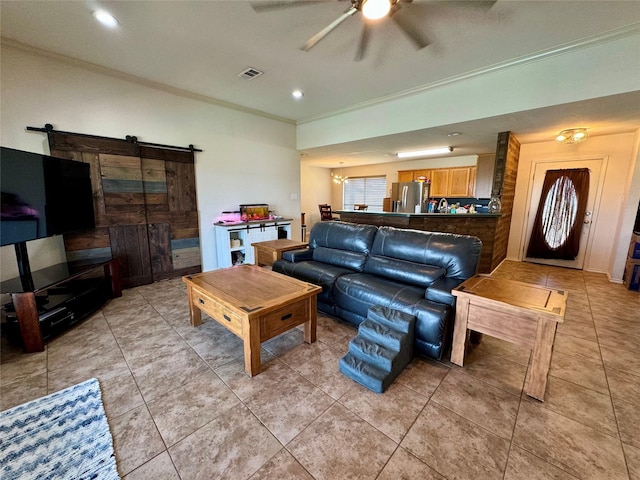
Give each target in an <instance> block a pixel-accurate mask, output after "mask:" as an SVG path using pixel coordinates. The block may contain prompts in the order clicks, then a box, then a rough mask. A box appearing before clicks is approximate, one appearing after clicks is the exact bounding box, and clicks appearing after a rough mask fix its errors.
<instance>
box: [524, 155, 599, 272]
mask: <svg viewBox="0 0 640 480" xmlns="http://www.w3.org/2000/svg"><path fill="white" fill-rule="evenodd" d="M588 160H599V161H600V162H601V163H600V178H598V183H597V185H596V196H595V199H594V202H593V212H592V214H591V218H592V220H591V226H590V231H589V238H588V239H587V244H586V245H585V253H584V263H583V266H582V270H589V268H588V267H589V263H590V260H591V248H592V246H593V237H594V234H595V230H596V228H597V226H598V216H599V215H598V214H599V212H600V202H601V201H602V190H603V188H604V180H605V177H606V174H607V168H608V166H609V155H602V156H600V155H572V156H565V157H563V156H561V155H559V156H553V157H552V156H545V157H543V158H540V159H537V160H532V161H531V165H530V167H529V172H528V180H527V197H526V198H527V201H526V204H525V215H524V217H523V222H522V231H521V232H520V248H519V249H518V260H519V261H521V262H522V261H524V259H525V258H526V254H525V250H526V247H527V245H526V244H527V229H528V226H529V218H530V216H531V214H532V212H531V204H532V203H533V200H532V198H531V196H532V194H533V177H534V175H535V171H536V168H537V167H538V165H540V164H545V163H564V162H566V163H570V162H585V161H588ZM533 215H535V212H533Z"/></svg>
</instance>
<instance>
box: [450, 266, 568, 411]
mask: <svg viewBox="0 0 640 480" xmlns="http://www.w3.org/2000/svg"><path fill="white" fill-rule="evenodd" d="M451 293H452V294H453V295H454V296H456V297H457V301H456V320H455V327H454V332H453V346H452V349H451V362H452V363H455V364H456V365H460V366H462V365H463V362H464V354H465V349H466V346H467V343H468V341H469V331H470V330H473V331H475V332H480V333H485V334H487V335H490V336H492V337H496V338H499V339H502V340H506V341H507V342H511V343H515V344H517V345H522V346H525V347H528V348H531V349H533V359H532V361H531V367H530V369H529V372H528V374H527V378H526V380H525V385H524V390H525V392H526V394H527V395H529V396H530V397H533V398H537V399H538V400H540V401H544V393H545V390H546V388H547V376H548V374H549V367H550V365H551V353H552V351H553V341H554V339H555V336H556V327H557V325H558V323H562V322H563V321H564V312H565V308H566V302H567V292H564V291H561V290H554V289H551V288H547V287H542V286H539V285H531V284H528V283H523V282H516V281H514V280H507V279H503V278H497V277H496V278H492V277H490V276H488V275H476V276H474V277H472V278H470V279H468V280H466V281H465V282H464V283H462V284H461V285H460V286H458V287H457V288H455V289H454V290H453V291H452V292H451Z"/></svg>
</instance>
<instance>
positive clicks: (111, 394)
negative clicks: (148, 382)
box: [100, 370, 144, 418]
mask: <svg viewBox="0 0 640 480" xmlns="http://www.w3.org/2000/svg"><path fill="white" fill-rule="evenodd" d="M100 389H101V391H102V403H103V405H104V410H105V412H106V414H107V417H108V418H114V417H117V416H119V415H122V414H123V413H126V412H128V411H129V410H133V409H134V408H137V407H139V406H140V405H142V404H143V403H144V399H143V398H142V395H141V394H140V389H139V388H138V386H137V385H136V382H135V380H134V379H133V375H132V374H131V372H130V371H128V370H127V371H125V372H123V373H122V374H121V375H116V376H113V377H108V378H105V379H102V380H100Z"/></svg>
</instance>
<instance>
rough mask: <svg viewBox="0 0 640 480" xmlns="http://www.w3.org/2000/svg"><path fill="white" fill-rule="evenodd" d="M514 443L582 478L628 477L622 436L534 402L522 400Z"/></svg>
mask: <svg viewBox="0 0 640 480" xmlns="http://www.w3.org/2000/svg"><path fill="white" fill-rule="evenodd" d="M513 443H514V445H517V446H519V447H521V448H522V449H524V450H526V451H528V452H529V453H532V454H533V455H536V456H537V457H540V458H542V459H543V460H546V461H547V462H549V463H551V464H553V465H555V466H557V467H558V468H561V469H562V470H565V471H567V472H569V473H571V474H572V475H574V476H576V477H578V478H580V479H585V480H589V479H593V480H602V479H604V478H606V479H608V480H616V479H626V478H627V469H626V465H625V461H624V455H623V453H622V445H621V443H620V440H618V439H615V438H613V437H611V436H609V435H607V434H605V433H602V432H600V431H598V430H595V429H593V428H591V427H587V426H585V425H583V424H581V423H578V422H576V421H575V420H571V419H569V418H567V417H564V416H562V415H560V414H558V413H555V412H552V411H551V410H549V409H547V408H544V407H543V406H542V405H540V404H534V403H533V402H522V403H521V405H520V410H519V412H518V420H517V422H516V429H515V433H514V437H513Z"/></svg>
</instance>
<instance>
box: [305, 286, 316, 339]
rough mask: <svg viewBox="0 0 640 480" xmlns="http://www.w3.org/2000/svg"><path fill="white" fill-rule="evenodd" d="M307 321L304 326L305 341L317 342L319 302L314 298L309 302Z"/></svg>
mask: <svg viewBox="0 0 640 480" xmlns="http://www.w3.org/2000/svg"><path fill="white" fill-rule="evenodd" d="M307 305H308V307H307V316H308V318H309V320H307V321H306V322H305V324H304V341H305V342H307V343H314V342H315V341H316V330H317V326H318V311H317V308H318V306H317V300H316V297H315V296H313V297H311V298H309V300H308V301H307Z"/></svg>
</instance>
